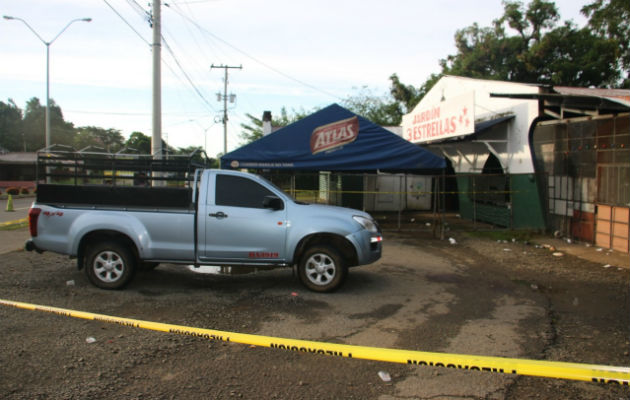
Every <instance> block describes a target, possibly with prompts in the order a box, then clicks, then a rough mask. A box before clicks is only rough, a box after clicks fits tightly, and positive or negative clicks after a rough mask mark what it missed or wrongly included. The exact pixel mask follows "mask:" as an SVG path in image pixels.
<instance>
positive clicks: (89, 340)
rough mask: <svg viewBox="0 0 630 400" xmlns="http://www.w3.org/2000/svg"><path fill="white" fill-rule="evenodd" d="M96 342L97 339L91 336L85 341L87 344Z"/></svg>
mask: <svg viewBox="0 0 630 400" xmlns="http://www.w3.org/2000/svg"><path fill="white" fill-rule="evenodd" d="M94 342H96V339H95V338H93V337H92V336H89V337H87V338H86V339H85V343H94Z"/></svg>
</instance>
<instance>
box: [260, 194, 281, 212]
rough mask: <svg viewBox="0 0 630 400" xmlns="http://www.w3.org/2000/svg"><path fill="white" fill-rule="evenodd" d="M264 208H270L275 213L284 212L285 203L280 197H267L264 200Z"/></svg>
mask: <svg viewBox="0 0 630 400" xmlns="http://www.w3.org/2000/svg"><path fill="white" fill-rule="evenodd" d="M263 207H264V208H270V209H272V210H274V211H278V210H284V203H283V202H282V200H281V199H280V198H279V197H276V196H265V198H264V199H263Z"/></svg>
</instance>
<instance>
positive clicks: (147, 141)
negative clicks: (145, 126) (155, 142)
mask: <svg viewBox="0 0 630 400" xmlns="http://www.w3.org/2000/svg"><path fill="white" fill-rule="evenodd" d="M125 146H126V147H130V148H132V149H134V150H137V151H138V153H140V154H151V138H150V137H149V136H147V135H145V134H144V133H142V132H132V133H131V135H129V139H127V141H126V142H125Z"/></svg>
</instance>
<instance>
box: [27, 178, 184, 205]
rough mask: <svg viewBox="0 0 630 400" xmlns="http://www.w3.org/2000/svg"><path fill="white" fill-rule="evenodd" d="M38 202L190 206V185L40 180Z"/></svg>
mask: <svg viewBox="0 0 630 400" xmlns="http://www.w3.org/2000/svg"><path fill="white" fill-rule="evenodd" d="M37 202H38V203H43V204H56V205H58V204H63V205H85V204H89V205H91V206H117V207H150V208H190V207H192V189H191V188H174V187H139V186H103V185H81V186H75V185H58V184H45V183H40V184H39V185H38V186H37Z"/></svg>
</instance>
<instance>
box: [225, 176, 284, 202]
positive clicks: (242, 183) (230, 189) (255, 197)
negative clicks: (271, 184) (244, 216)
mask: <svg viewBox="0 0 630 400" xmlns="http://www.w3.org/2000/svg"><path fill="white" fill-rule="evenodd" d="M215 193H216V195H215V199H214V203H215V204H216V205H218V206H230V207H249V208H264V207H263V199H264V198H265V196H275V194H274V193H272V192H271V191H269V189H267V188H265V187H264V186H262V185H260V184H259V183H257V182H254V181H252V180H251V179H247V178H243V177H240V176H232V175H217V183H216V190H215Z"/></svg>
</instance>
